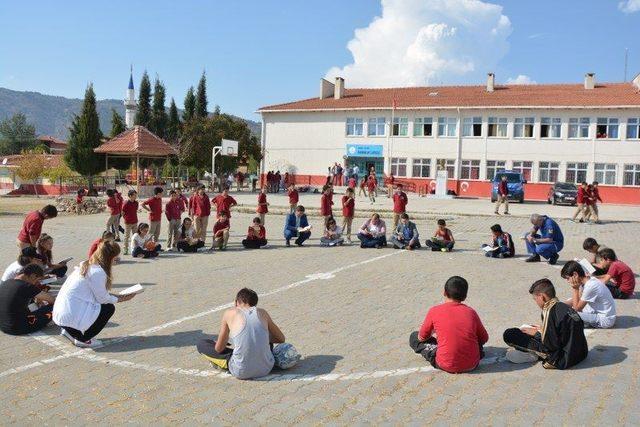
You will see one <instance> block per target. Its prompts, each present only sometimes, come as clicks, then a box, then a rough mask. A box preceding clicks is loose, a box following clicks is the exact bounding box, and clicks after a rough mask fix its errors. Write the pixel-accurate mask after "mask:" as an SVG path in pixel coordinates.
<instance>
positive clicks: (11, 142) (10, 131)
mask: <svg viewBox="0 0 640 427" xmlns="http://www.w3.org/2000/svg"><path fill="white" fill-rule="evenodd" d="M36 145H38V141H37V140H36V127H35V126H34V125H32V124H31V123H29V122H27V117H26V116H25V115H24V114H22V113H17V114H14V115H13V116H11V118H6V119H4V120H2V121H1V122H0V155H4V154H19V153H20V152H21V151H22V150H30V149H32V148H35V147H36Z"/></svg>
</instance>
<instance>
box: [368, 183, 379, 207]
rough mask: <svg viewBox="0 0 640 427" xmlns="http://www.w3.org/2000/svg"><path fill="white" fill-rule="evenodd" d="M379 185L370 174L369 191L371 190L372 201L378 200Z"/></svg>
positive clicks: (370, 197)
mask: <svg viewBox="0 0 640 427" xmlns="http://www.w3.org/2000/svg"><path fill="white" fill-rule="evenodd" d="M377 186H378V181H377V180H376V179H375V178H374V177H372V176H369V179H367V191H368V192H369V200H371V202H372V203H373V202H375V201H376V197H375V196H376V194H375V193H376V187H377Z"/></svg>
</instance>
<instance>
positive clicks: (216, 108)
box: [213, 104, 220, 116]
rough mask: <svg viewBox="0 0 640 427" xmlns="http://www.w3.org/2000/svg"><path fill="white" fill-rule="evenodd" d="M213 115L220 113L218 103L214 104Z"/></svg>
mask: <svg viewBox="0 0 640 427" xmlns="http://www.w3.org/2000/svg"><path fill="white" fill-rule="evenodd" d="M213 115H214V116H219V115H220V106H219V105H218V104H216V107H215V108H214V109H213Z"/></svg>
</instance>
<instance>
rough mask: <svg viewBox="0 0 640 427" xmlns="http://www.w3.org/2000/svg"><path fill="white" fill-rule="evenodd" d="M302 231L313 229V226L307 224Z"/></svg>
mask: <svg viewBox="0 0 640 427" xmlns="http://www.w3.org/2000/svg"><path fill="white" fill-rule="evenodd" d="M300 231H303V232H304V231H311V226H310V225H307V226H306V227H303V228H301V229H300Z"/></svg>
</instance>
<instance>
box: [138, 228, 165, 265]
mask: <svg viewBox="0 0 640 427" xmlns="http://www.w3.org/2000/svg"><path fill="white" fill-rule="evenodd" d="M161 250H162V247H161V246H160V243H156V241H155V238H154V236H152V235H151V233H149V224H147V223H144V222H141V223H140V224H138V232H137V233H136V234H134V235H133V237H131V256H132V257H134V258H155V257H157V256H158V254H159V252H160V251H161Z"/></svg>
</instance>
